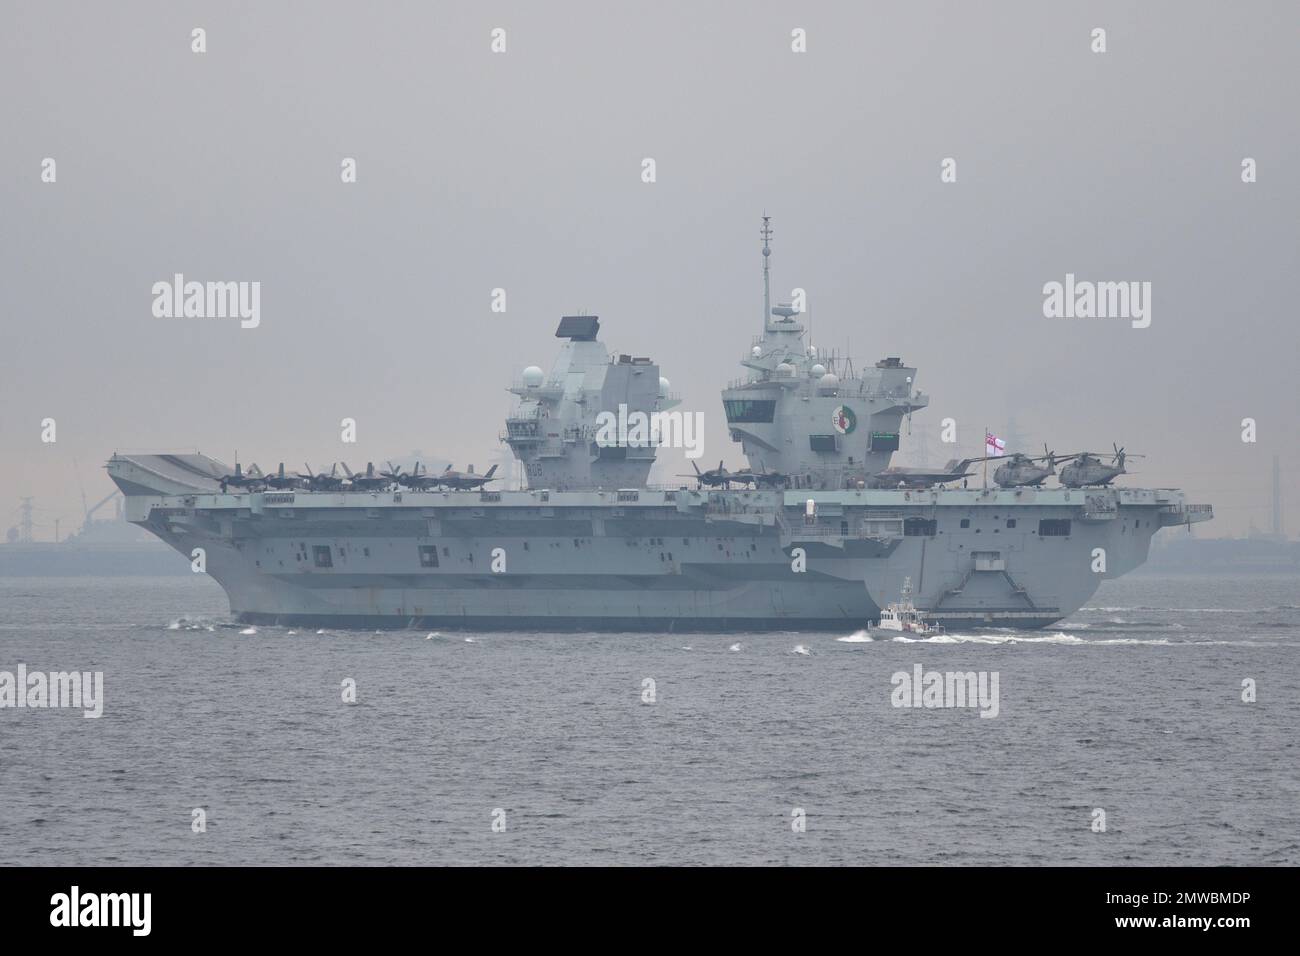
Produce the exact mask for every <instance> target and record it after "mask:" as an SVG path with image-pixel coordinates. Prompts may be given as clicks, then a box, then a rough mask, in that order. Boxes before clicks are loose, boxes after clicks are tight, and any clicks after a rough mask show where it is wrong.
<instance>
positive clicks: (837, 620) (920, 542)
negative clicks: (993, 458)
mask: <svg viewBox="0 0 1300 956" xmlns="http://www.w3.org/2000/svg"><path fill="white" fill-rule="evenodd" d="M762 235H763V247H762V255H763V317H762V329H761V334H759V335H758V336H755V337H754V338H753V339H752V341H751V343H750V345H749V347H748V348H747V349H746V350H745V352H744V354H743V356H742V360H741V366H742V368H743V373H742V375H741V377H740V378H739V379H738V380H736V381H734V382H732V383H731V384H730V385H729V386H728V387H726V388H725V389H723V391H722V404H723V410H724V412H725V414H726V417H727V422H728V426H729V430H730V436H731V438H732V439H733V440H734V441H735V442H738V443H739V444H740V446H741V449H742V451H743V453H744V455H745V457H746V460H747V462H748V468H747V469H746V470H743V471H740V472H735V473H728V472H726V471H725V469H724V468H722V466H721V465H719V468H717V469H709V470H708V471H705V472H701V473H700V474H699V476H698V480H696V479H691V480H689V481H688V482H687V483H685V484H682V485H681V486H679V487H659V486H651V485H650V484H649V483H648V482H649V477H650V471H651V467H652V466H653V464H654V461H655V456H656V453H657V450H658V448H659V447H661V446H662V443H663V441H664V432H662V431H661V430H660V429H658V428H656V429H654V430H652V431H651V432H650V434H649V435H646V434H643V433H638V432H637V430H636V429H631V430H626V429H624V430H620V431H619V432H618V433H617V434H613V435H611V434H610V431H611V430H610V429H609V428H607V427H604V425H605V424H606V423H608V421H609V419H610V417H611V416H615V415H617V416H619V417H620V420H622V421H626V420H632V419H635V418H636V417H637V414H636V413H639V414H640V415H642V416H645V418H646V419H650V420H652V421H654V422H656V423H661V424H662V425H663V426H664V427H665V428H667V429H668V430H669V431H671V428H672V426H673V424H674V421H673V419H672V418H671V417H670V416H671V415H672V409H673V407H674V405H675V404H676V403H675V400H674V398H673V396H672V394H671V392H670V391H669V385H668V382H667V380H666V379H664V378H662V377H661V375H660V369H659V366H658V365H657V364H656V363H655V362H654V361H652V360H651V359H650V358H648V357H640V356H632V355H625V354H614V355H611V354H610V353H609V352H608V350H607V349H606V347H605V345H604V344H603V343H602V342H601V341H600V339H599V331H600V322H599V319H598V318H597V317H595V316H567V317H564V318H563V319H562V320H561V321H560V324H559V327H558V329H557V330H556V336H557V338H558V339H559V340H560V342H561V345H560V354H559V357H558V358H557V359H556V361H555V363H554V365H553V366H552V368H551V370H550V372H549V373H546V372H543V370H542V369H540V368H537V367H529V368H528V369H526V370H525V371H524V373H523V375H522V377H521V378H520V379H519V380H518V381H516V382H515V383H513V384H512V385H511V386H510V389H509V390H510V392H511V393H513V395H514V396H515V401H514V406H515V407H514V409H513V411H512V412H511V414H510V416H509V417H508V418H507V420H506V422H505V430H504V431H503V432H502V433H501V434H500V435H499V438H500V440H501V441H503V442H504V443H505V444H506V445H508V446H509V448H510V450H511V451H512V452H513V454H514V456H515V457H516V459H518V460H519V461H520V462H522V466H523V468H522V470H523V475H524V481H525V487H524V488H523V489H522V490H492V489H491V488H489V487H488V485H489V484H490V483H491V481H492V478H491V476H490V475H474V474H473V473H472V472H471V473H469V474H463V473H458V472H457V473H453V472H445V473H434V474H428V473H425V474H423V475H421V474H420V473H419V471H418V469H417V470H415V471H414V472H411V473H402V472H401V471H400V470H390V471H388V472H381V473H378V474H377V473H376V472H375V471H374V469H373V468H369V469H367V473H366V474H365V475H360V474H358V475H352V474H351V472H349V473H348V475H349V477H348V478H347V479H342V478H338V477H337V474H336V472H334V471H333V470H332V471H331V473H330V474H326V473H323V472H322V473H321V474H312V473H311V472H310V469H309V472H308V473H307V474H305V475H289V476H285V474H284V471H283V467H281V469H280V471H279V472H278V473H276V474H272V475H261V474H260V473H253V472H250V473H245V472H243V471H242V470H241V469H240V468H239V467H238V466H236V469H235V472H234V473H233V474H232V473H231V471H230V468H229V466H228V465H226V464H224V463H222V462H219V461H216V460H214V459H212V458H208V457H206V456H203V455H197V454H195V455H135V454H132V455H126V454H114V455H113V457H112V458H111V459H110V461H109V462H108V465H107V469H108V472H109V474H110V476H111V477H112V478H113V480H114V481H115V482H116V483H117V485H118V487H119V488H121V490H122V492H123V494H124V495H125V497H126V513H127V518H128V520H130V521H132V522H135V523H136V524H139V525H140V526H141V527H144V528H147V529H148V530H149V531H151V532H152V533H153V534H155V535H157V536H158V537H159V538H161V539H162V540H163V541H165V542H167V543H168V544H169V545H171V546H172V547H174V548H175V549H176V550H177V551H179V552H181V554H182V555H184V559H185V560H188V561H191V562H192V563H193V566H194V567H195V568H196V569H197V568H202V570H203V572H204V573H206V574H209V575H211V576H212V577H213V578H214V579H215V580H216V581H217V582H218V583H219V584H220V585H221V586H222V587H223V588H224V589H225V591H226V593H227V595H228V596H229V598H230V607H231V611H232V613H233V614H234V615H236V616H237V617H238V619H239V620H241V621H244V622H248V623H268V624H286V625H288V624H292V625H308V626H317V627H358V628H360V627H364V628H376V627H412V628H466V629H480V630H486V629H492V630H533V631H537V630H542V631H564V630H591V631H594V630H601V631H609V630H640V631H647V630H648V631H673V630H677V631H696V630H734V631H753V630H762V629H777V630H837V629H843V628H846V627H848V628H861V627H865V626H866V624H867V623H868V622H869V621H874V620H876V619H877V618H878V616H879V612H880V609H881V607H883V606H885V605H887V604H888V603H889V602H891V601H893V600H895V599H896V598H897V596H898V594H899V593H900V590H901V588H902V586H903V582H904V580H905V579H906V578H910V579H911V581H912V587H913V591H912V600H913V602H914V603H915V605H916V607H918V608H920V609H923V610H924V611H925V612H926V615H927V617H928V618H929V619H931V620H933V621H935V622H938V623H941V624H943V625H945V626H947V627H948V628H949V629H951V628H953V627H981V626H1000V627H1008V626H1009V627H1022V628H1038V627H1044V626H1047V625H1050V624H1052V623H1054V622H1056V621H1059V620H1061V619H1062V618H1064V617H1066V616H1067V615H1069V614H1071V613H1073V612H1074V611H1075V610H1077V609H1078V608H1080V607H1081V606H1083V605H1084V604H1085V603H1086V602H1087V601H1088V600H1089V598H1090V597H1091V596H1092V595H1093V594H1094V593H1095V591H1096V590H1097V588H1098V586H1099V585H1100V583H1101V582H1102V581H1103V580H1106V579H1107V578H1112V577H1117V576H1119V575H1121V574H1124V573H1126V572H1128V571H1130V570H1132V569H1134V568H1136V567H1137V566H1138V565H1140V564H1141V563H1142V562H1143V561H1145V560H1146V557H1147V553H1148V548H1149V546H1150V542H1151V538H1152V535H1154V534H1155V533H1156V532H1157V531H1159V530H1160V529H1161V528H1167V527H1174V526H1180V525H1189V524H1192V523H1194V522H1200V521H1206V520H1209V519H1210V518H1211V517H1212V511H1211V508H1210V506H1209V505H1195V504H1187V503H1186V502H1185V500H1184V496H1183V494H1182V493H1181V492H1180V491H1176V490H1171V489H1162V488H1132V487H1121V486H1117V485H1115V484H1114V483H1113V482H1114V480H1115V479H1116V478H1117V477H1119V476H1120V475H1122V474H1123V473H1124V467H1123V461H1124V454H1123V451H1122V450H1119V449H1117V450H1116V455H1115V460H1114V462H1113V463H1111V464H1109V465H1108V464H1107V463H1105V462H1103V461H1101V460H1100V459H1099V458H1098V457H1097V456H1092V455H1083V454H1082V453H1080V454H1076V455H1070V456H1061V460H1065V459H1066V458H1071V459H1075V460H1074V461H1072V462H1071V464H1070V465H1069V466H1067V469H1073V470H1072V471H1070V472H1069V475H1068V476H1067V472H1066V471H1062V473H1061V474H1060V475H1056V472H1055V464H1056V459H1055V457H1054V456H1051V455H1050V453H1049V454H1048V455H1045V456H1042V458H1033V459H1030V458H1025V457H1022V456H1017V460H1016V461H1015V462H1006V463H1004V464H1003V467H1001V468H999V469H998V471H997V472H996V474H995V485H994V486H993V487H980V488H970V487H965V485H966V484H967V483H968V478H967V476H968V475H970V474H972V472H970V471H969V467H970V464H971V463H970V461H969V460H968V461H964V462H961V463H956V462H953V463H950V464H949V467H948V468H946V469H939V470H937V471H932V472H931V471H926V470H924V469H906V468H892V467H891V466H890V462H891V459H892V456H893V454H894V453H895V452H896V451H898V449H899V446H900V442H901V441H902V438H903V431H904V430H903V428H902V425H903V423H904V420H905V419H907V420H910V416H911V415H912V414H913V413H915V412H917V411H920V410H921V409H923V408H925V407H926V405H927V397H926V395H925V394H924V393H922V392H921V391H919V390H918V389H917V388H916V369H915V368H914V367H911V366H908V365H905V364H904V363H903V362H902V361H901V360H900V359H898V358H896V357H885V358H882V359H880V360H879V361H877V362H875V363H874V364H872V365H869V366H866V367H861V368H860V367H857V366H855V365H854V363H853V362H852V360H851V359H849V358H847V357H841V356H839V355H837V354H833V353H826V354H819V353H818V351H817V350H816V349H815V348H813V347H811V346H810V345H809V343H808V341H807V332H806V330H805V328H804V326H803V325H802V323H801V322H800V321H799V318H798V316H799V315H800V313H799V312H798V311H796V310H795V309H794V308H792V307H790V306H785V305H777V306H776V307H773V306H772V305H771V299H770V281H769V277H770V256H771V245H770V235H771V233H770V228H769V225H768V223H767V220H766V219H765V220H764V227H763V233H762ZM677 424H678V425H680V421H678V422H677ZM1039 462H1042V464H1039ZM999 476H1000V481H998V478H999ZM1048 477H1056V478H1057V480H1058V481H1059V482H1060V485H1059V486H1051V487H1049V486H1047V484H1046V478H1048ZM733 485H752V486H753V487H733ZM177 560H181V559H180V558H178V559H177Z"/></svg>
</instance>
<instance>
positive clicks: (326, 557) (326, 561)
mask: <svg viewBox="0 0 1300 956" xmlns="http://www.w3.org/2000/svg"><path fill="white" fill-rule="evenodd" d="M311 556H312V559H313V560H314V561H315V562H316V567H318V568H332V567H334V559H333V558H332V557H330V546H329V545H328V544H314V545H312V547H311Z"/></svg>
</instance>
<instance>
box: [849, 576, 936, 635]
mask: <svg viewBox="0 0 1300 956" xmlns="http://www.w3.org/2000/svg"><path fill="white" fill-rule="evenodd" d="M875 627H876V628H877V629H879V630H882V631H898V632H899V633H902V634H918V635H920V636H922V637H929V636H932V635H935V634H942V633H943V625H941V624H931V623H930V622H929V621H927V620H926V617H925V612H924V611H921V610H918V609H917V607H916V605H914V604H913V603H912V579H911V578H904V579H903V599H902V600H901V601H895V602H893V603H891V604H888V605H886V606H885V607H883V608H882V609H881V611H880V621H879V622H878V623H877V624H876V625H875ZM868 629H870V625H869V626H868Z"/></svg>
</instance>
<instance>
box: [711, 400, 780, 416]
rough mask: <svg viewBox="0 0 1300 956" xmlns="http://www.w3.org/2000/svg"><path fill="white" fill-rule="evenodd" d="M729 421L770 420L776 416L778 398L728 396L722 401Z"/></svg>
mask: <svg viewBox="0 0 1300 956" xmlns="http://www.w3.org/2000/svg"><path fill="white" fill-rule="evenodd" d="M722 407H723V408H724V409H725V410H726V412H727V421H729V422H770V421H772V420H773V419H774V418H776V400H775V399H770V398H728V399H724V400H723V402H722Z"/></svg>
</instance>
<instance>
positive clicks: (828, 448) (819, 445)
mask: <svg viewBox="0 0 1300 956" xmlns="http://www.w3.org/2000/svg"><path fill="white" fill-rule="evenodd" d="M808 447H809V449H811V450H812V451H821V452H834V451H837V450H838V449H837V447H836V442H835V436H834V435H809V436H808Z"/></svg>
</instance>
